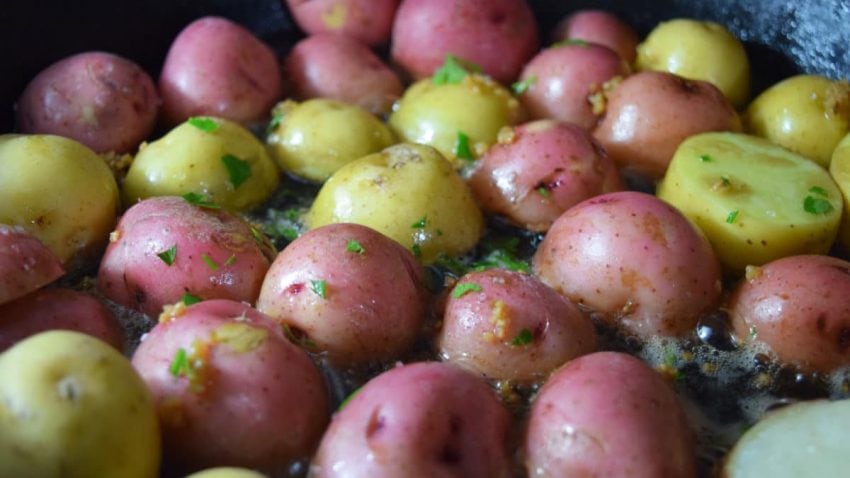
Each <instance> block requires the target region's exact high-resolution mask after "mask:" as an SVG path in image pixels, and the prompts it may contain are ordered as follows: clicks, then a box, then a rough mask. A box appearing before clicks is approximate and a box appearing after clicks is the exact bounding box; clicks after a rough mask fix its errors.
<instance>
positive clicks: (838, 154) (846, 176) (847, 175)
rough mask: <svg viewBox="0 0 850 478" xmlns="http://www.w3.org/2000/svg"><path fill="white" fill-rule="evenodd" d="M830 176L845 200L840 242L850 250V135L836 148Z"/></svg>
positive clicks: (830, 163) (830, 167)
mask: <svg viewBox="0 0 850 478" xmlns="http://www.w3.org/2000/svg"><path fill="white" fill-rule="evenodd" d="M829 174H830V175H832V179H833V180H835V183H836V184H838V189H840V190H841V196H842V198H843V199H844V201H843V202H844V211H845V213H844V217H842V219H841V227H840V228H839V232H838V242H839V244H841V246H842V247H843V248H844V249H845V250H850V217H848V215H847V212H848V211H850V133H848V134H847V135H846V136H844V139H842V140H841V141H840V142H839V143H838V146H836V147H835V151H833V153H832V160H831V161H830V162H829Z"/></svg>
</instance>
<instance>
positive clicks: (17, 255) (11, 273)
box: [0, 224, 65, 304]
mask: <svg viewBox="0 0 850 478" xmlns="http://www.w3.org/2000/svg"><path fill="white" fill-rule="evenodd" d="M63 274H65V269H64V268H63V267H62V262H61V261H60V260H59V258H58V257H56V255H55V254H53V253H52V252H50V249H48V248H47V246H45V245H44V244H43V243H42V242H41V241H39V240H38V239H36V237H35V236H33V235H31V234H29V233H28V232H26V231H25V230H24V229H23V228H20V227H15V226H7V225H5V224H0V304H3V303H5V302H9V301H11V300H14V299H17V298H18V297H22V296H24V295H26V294H29V293H30V292H32V291H34V290H36V289H38V288H39V287H41V286H44V285H47V284H49V283H51V282H53V281H54V280H56V279H58V278H59V277H61V276H62V275H63Z"/></svg>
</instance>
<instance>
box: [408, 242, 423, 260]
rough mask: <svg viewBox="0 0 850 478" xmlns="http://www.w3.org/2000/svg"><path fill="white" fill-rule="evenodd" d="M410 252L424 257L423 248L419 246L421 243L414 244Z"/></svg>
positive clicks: (414, 255) (415, 255)
mask: <svg viewBox="0 0 850 478" xmlns="http://www.w3.org/2000/svg"><path fill="white" fill-rule="evenodd" d="M410 252H412V253H413V257H422V248H421V247H419V244H414V245H413V246H411V247H410Z"/></svg>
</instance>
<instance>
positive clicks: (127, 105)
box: [15, 52, 159, 153]
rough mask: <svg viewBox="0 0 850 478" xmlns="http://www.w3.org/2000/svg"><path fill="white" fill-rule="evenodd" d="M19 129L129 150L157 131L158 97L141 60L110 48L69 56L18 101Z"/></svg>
mask: <svg viewBox="0 0 850 478" xmlns="http://www.w3.org/2000/svg"><path fill="white" fill-rule="evenodd" d="M15 109H16V113H17V131H18V132H20V133H27V134H31V133H40V134H55V135H59V136H65V137H67V138H71V139H75V140H77V141H79V142H80V143H83V144H84V145H86V146H88V147H89V148H91V149H92V150H94V151H96V152H98V153H106V152H116V153H128V152H131V151H133V150H135V149H136V147H137V146H138V145H139V143H141V142H142V141H143V140H144V139H145V138H147V137H148V135H149V134H151V132H152V131H153V127H154V123H155V122H156V115H157V111H158V110H159V97H158V95H157V92H156V87H155V86H154V84H153V80H152V79H151V77H150V76H149V75H148V74H147V73H146V72H145V71H144V70H142V68H141V67H139V65H137V64H135V63H133V62H132V61H130V60H127V59H126V58H122V57H120V56H118V55H113V54H111V53H105V52H86V53H78V54H76V55H73V56H69V57H67V58H64V59H62V60H59V61H58V62H56V63H54V64H52V65H50V66H49V67H47V68H46V69H44V70H42V71H41V72H40V73H39V74H38V75H36V76H35V78H33V79H32V80H31V81H30V82H29V84H27V87H26V89H25V90H24V92H23V93H22V94H21V97H20V98H19V99H18V102H17V104H16V105H15Z"/></svg>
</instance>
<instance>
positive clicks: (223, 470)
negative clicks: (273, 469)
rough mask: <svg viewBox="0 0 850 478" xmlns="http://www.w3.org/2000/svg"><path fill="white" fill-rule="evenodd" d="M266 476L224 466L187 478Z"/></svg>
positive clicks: (252, 471)
mask: <svg viewBox="0 0 850 478" xmlns="http://www.w3.org/2000/svg"><path fill="white" fill-rule="evenodd" d="M265 476H266V475H263V474H262V473H257V472H256V471H254V470H248V469H245V468H234V467H225V466H223V467H219V468H210V469H208V470H203V471H199V472H196V473H192V474H191V475H189V476H187V477H186V478H265Z"/></svg>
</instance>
